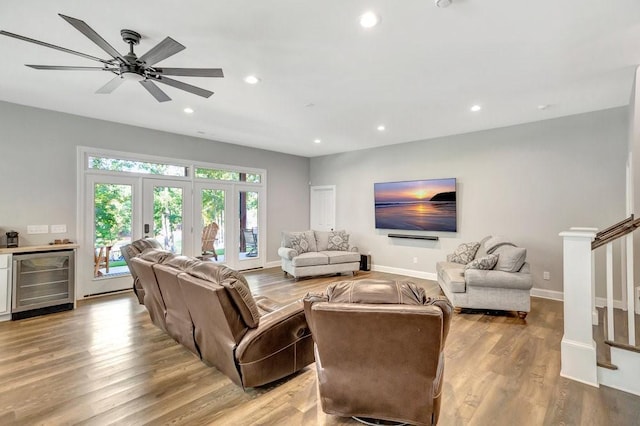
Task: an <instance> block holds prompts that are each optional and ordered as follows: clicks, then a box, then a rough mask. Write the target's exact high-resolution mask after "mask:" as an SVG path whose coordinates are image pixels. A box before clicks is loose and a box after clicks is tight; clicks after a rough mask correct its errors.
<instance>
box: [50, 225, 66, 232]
mask: <svg viewBox="0 0 640 426" xmlns="http://www.w3.org/2000/svg"><path fill="white" fill-rule="evenodd" d="M65 232H67V225H51V233H52V234H64V233H65Z"/></svg>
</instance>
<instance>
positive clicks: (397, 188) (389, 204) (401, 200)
mask: <svg viewBox="0 0 640 426" xmlns="http://www.w3.org/2000/svg"><path fill="white" fill-rule="evenodd" d="M374 197H375V204H376V205H375V211H376V213H375V214H376V228H377V229H406V230H411V231H442V232H455V231H456V179H455V178H450V179H425V180H410V181H404V182H384V183H375V184H374Z"/></svg>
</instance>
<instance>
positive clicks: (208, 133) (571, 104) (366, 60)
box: [0, 0, 640, 157]
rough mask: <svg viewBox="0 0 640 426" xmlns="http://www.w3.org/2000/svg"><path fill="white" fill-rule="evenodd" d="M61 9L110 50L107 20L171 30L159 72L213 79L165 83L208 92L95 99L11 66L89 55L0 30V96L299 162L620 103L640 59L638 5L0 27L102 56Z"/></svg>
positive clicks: (96, 19) (97, 20) (166, 11)
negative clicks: (366, 22)
mask: <svg viewBox="0 0 640 426" xmlns="http://www.w3.org/2000/svg"><path fill="white" fill-rule="evenodd" d="M367 10H373V11H375V12H376V13H377V14H379V16H380V17H381V22H380V24H379V25H378V26H377V27H374V28H372V29H368V30H365V29H363V28H361V27H360V26H359V24H358V17H359V15H361V14H362V13H363V12H365V11H367ZM58 13H62V14H65V15H69V16H72V17H75V18H78V19H81V20H84V21H85V22H86V23H87V24H89V25H90V26H91V27H92V28H93V29H94V30H95V31H96V32H98V33H99V34H100V35H101V36H102V37H103V38H105V39H106V40H107V41H108V42H109V43H110V44H111V45H112V46H114V47H116V48H117V49H118V50H120V51H121V52H123V53H126V51H127V48H128V46H127V45H126V44H124V42H123V41H122V39H121V38H120V29H123V28H127V29H132V30H135V31H137V32H139V33H141V34H142V36H143V40H142V41H141V43H140V45H139V46H137V47H136V53H137V54H138V56H140V55H141V54H143V53H144V52H146V51H147V50H149V49H150V48H151V47H153V46H154V45H155V44H156V43H158V42H160V41H161V40H162V39H163V38H164V37H165V36H171V37H172V38H174V39H175V40H177V41H179V42H181V43H182V44H184V45H185V46H186V47H187V49H186V50H184V51H182V52H180V53H178V54H176V55H175V56H172V57H170V58H168V59H166V60H165V61H162V62H160V63H158V64H157V66H160V67H161V66H166V67H203V68H216V67H220V68H223V69H224V73H225V78H223V79H218V78H195V77H175V78H176V79H178V80H182V81H185V82H188V83H191V84H194V85H197V86H200V87H203V88H205V89H209V90H212V91H214V92H215V94H214V95H213V96H212V97H211V98H209V99H204V98H200V97H198V96H195V95H192V94H189V93H186V92H182V91H180V90H177V89H174V88H172V87H167V86H162V89H163V90H164V91H165V92H166V93H167V94H168V95H169V96H170V97H171V98H173V101H171V102H165V103H162V104H161V103H158V102H156V101H155V99H154V98H152V97H151V95H150V94H149V93H147V91H146V90H144V88H143V87H142V86H140V85H139V84H137V83H133V82H129V81H128V82H125V84H123V85H122V86H120V87H119V88H118V89H117V90H116V91H115V92H113V93H112V94H110V95H97V94H94V92H95V91H96V90H97V89H98V88H100V87H101V86H102V85H103V84H105V83H106V82H107V81H109V79H111V77H110V75H107V73H103V72H86V71H42V70H34V69H30V68H27V67H25V66H24V64H25V63H28V64H42V65H81V66H84V65H86V66H94V65H96V64H97V63H96V62H92V61H90V60H87V59H84V58H81V57H78V56H75V55H69V54H66V53H63V52H60V51H56V50H52V49H47V48H45V47H41V46H37V45H35V44H31V43H26V42H23V41H20V40H16V39H13V38H9V37H2V36H0V55H1V56H0V57H2V66H0V100H4V101H8V102H14V103H19V104H24V105H30V106H35V107H40V108H46V109H51V110H56V111H62V112H67V113H71V114H77V115H82V116H87V117H93V118H99V119H103V120H109V121H114V122H119V123H126V124H132V125H136V126H142V127H147V128H153V129H158V130H164V131H168V132H174V133H179V134H185V135H191V136H196V137H201V138H207V139H212V140H219V141H224V142H230V143H234V144H240V145H247V146H252V147H257V148H264V149H270V150H274V151H280V152H285V153H290V154H296V155H302V156H308V157H314V156H318V155H325V154H332V153H336V152H344V151H351V150H356V149H362V148H369V147H374V146H381V145H389V144H395V143H401V142H407V141H413V140H420V139H428V138H433V137H438V136H444V135H451V134H458V133H466V132H471V131H476V130H481V129H488V128H495V127H501V126H508V125H512V124H518V123H525V122H531V121H538V120H544V119H548V118H553V117H560V116H565V115H571V114H578V113H582V112H587V111H594V110H600V109H605V108H611V107H616V106H621V105H627V103H628V101H629V95H630V91H631V84H632V78H633V71H634V69H635V66H636V65H637V64H639V63H640V1H638V0H606V1H604V0H536V1H532V0H453V4H452V5H451V6H450V7H448V8H445V9H439V8H437V7H435V6H434V2H433V0H370V1H364V0H315V1H307V0H233V1H229V0H225V1H222V0H182V1H179V2H178V1H169V0H155V1H122V0H110V1H100V2H98V1H93V0H85V1H73V0H56V1H50V0H41V1H37V0H1V1H0V29H2V30H5V31H9V32H13V33H17V34H20V35H24V36H27V37H31V38H35V39H38V40H42V41H46V42H48V43H51V44H55V45H59V46H63V47H66V48H69V49H72V50H76V51H80V52H84V53H88V54H90V55H93V56H98V57H102V58H105V59H106V58H107V54H106V53H104V52H103V51H102V50H101V49H100V48H98V47H97V46H96V45H94V44H93V43H92V42H91V41H89V39H87V38H86V37H84V36H83V35H82V34H81V33H80V32H78V31H77V30H76V29H74V28H73V27H72V26H71V25H69V24H68V23H67V22H65V21H64V20H63V19H61V18H60V17H58V15H57V14H58ZM248 74H255V75H257V76H258V77H259V78H260V79H261V80H262V81H261V83H260V84H257V85H255V86H251V85H248V84H246V83H244V82H243V78H244V77H245V76H246V75H248ZM476 103H478V104H481V105H482V107H483V109H482V111H480V112H477V113H472V112H470V111H469V108H470V106H471V105H473V104H476ZM542 104H545V105H547V104H548V105H550V106H549V107H548V108H547V109H544V110H540V109H539V108H538V105H542ZM309 105H313V106H309ZM187 106H190V107H192V108H193V109H194V110H195V113H194V114H192V115H189V116H188V115H186V114H184V113H183V112H182V110H183V108H185V107H187ZM379 124H384V125H385V126H386V130H385V131H384V132H379V131H377V130H376V127H377V126H378V125H379ZM316 138H320V139H321V140H322V143H320V144H314V143H313V140H314V139H316ZM603 142H604V141H603Z"/></svg>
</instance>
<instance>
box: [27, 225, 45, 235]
mask: <svg viewBox="0 0 640 426" xmlns="http://www.w3.org/2000/svg"><path fill="white" fill-rule="evenodd" d="M48 233H49V225H27V234H48Z"/></svg>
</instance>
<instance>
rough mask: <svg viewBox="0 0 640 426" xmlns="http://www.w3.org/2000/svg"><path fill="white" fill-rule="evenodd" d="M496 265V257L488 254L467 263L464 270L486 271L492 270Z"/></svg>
mask: <svg viewBox="0 0 640 426" xmlns="http://www.w3.org/2000/svg"><path fill="white" fill-rule="evenodd" d="M496 263H498V255H497V254H488V255H486V256H484V257H480V258H477V259H474V260H472V261H471V262H469V263H467V264H466V265H465V267H464V269H484V270H485V271H488V270H490V269H493V268H494V267H495V266H496Z"/></svg>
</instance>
